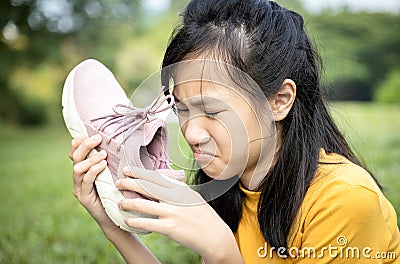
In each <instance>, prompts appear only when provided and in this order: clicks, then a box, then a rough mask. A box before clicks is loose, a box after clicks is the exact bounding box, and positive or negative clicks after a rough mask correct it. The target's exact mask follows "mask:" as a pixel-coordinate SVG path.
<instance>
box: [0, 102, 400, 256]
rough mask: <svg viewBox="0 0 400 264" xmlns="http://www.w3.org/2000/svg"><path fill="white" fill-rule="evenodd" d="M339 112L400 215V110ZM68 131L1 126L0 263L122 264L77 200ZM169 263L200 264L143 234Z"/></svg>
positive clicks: (346, 106)
mask: <svg viewBox="0 0 400 264" xmlns="http://www.w3.org/2000/svg"><path fill="white" fill-rule="evenodd" d="M332 111H333V114H334V116H335V118H336V120H337V122H338V123H339V125H340V127H341V128H342V130H343V131H344V133H345V134H346V136H347V137H348V138H349V139H350V141H351V145H352V146H353V147H354V149H355V150H356V153H357V154H358V155H359V156H360V157H362V158H363V160H364V161H365V163H366V164H368V166H369V168H370V169H371V170H372V172H373V173H374V174H375V175H376V177H377V178H378V179H379V180H380V181H381V183H382V184H383V185H384V186H385V188H386V191H385V192H386V195H387V197H388V198H389V200H390V201H391V202H392V203H393V205H394V206H395V208H396V210H397V212H399V213H400V180H399V175H398V174H399V171H400V163H399V161H400V135H399V131H400V106H394V105H378V104H367V103H365V104H360V103H336V104H334V105H333V110H332ZM69 141H70V137H69V135H68V134H67V132H66V130H65V128H64V127H63V126H62V125H51V126H48V127H43V128H15V127H0V146H1V147H0V160H1V162H0V177H1V185H0V200H1V201H2V204H1V210H0V221H1V225H0V263H123V260H122V259H121V257H120V256H119V255H118V253H117V252H116V251H115V250H114V248H113V246H112V245H111V244H110V243H109V242H107V240H106V239H105V238H104V236H103V234H102V233H101V231H100V229H99V228H98V227H97V226H96V224H95V222H94V221H93V220H92V219H91V218H90V217H89V216H88V214H87V213H86V212H85V211H84V209H82V207H81V206H80V205H79V204H78V202H77V201H76V200H75V198H74V197H73V196H72V194H71V191H72V179H71V162H70V161H69V159H68V158H67V155H66V153H67V150H68V147H69V146H68V144H69ZM143 239H144V240H145V243H146V244H147V245H148V246H149V247H150V248H151V249H152V250H153V252H155V254H156V255H157V256H158V257H159V259H160V260H161V261H162V263H198V261H199V258H198V256H197V255H196V254H194V253H192V252H190V251H189V250H187V249H183V248H182V247H181V246H180V245H178V244H176V243H173V242H171V241H169V240H168V239H166V238H165V237H163V236H160V235H156V234H151V235H147V236H143Z"/></svg>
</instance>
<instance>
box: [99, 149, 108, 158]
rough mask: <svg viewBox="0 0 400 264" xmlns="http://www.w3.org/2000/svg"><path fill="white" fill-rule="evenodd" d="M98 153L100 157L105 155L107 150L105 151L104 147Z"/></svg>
mask: <svg viewBox="0 0 400 264" xmlns="http://www.w3.org/2000/svg"><path fill="white" fill-rule="evenodd" d="M99 154H100V156H101V157H105V156H106V155H107V152H106V151H105V150H104V149H102V150H101V151H100V152H99Z"/></svg>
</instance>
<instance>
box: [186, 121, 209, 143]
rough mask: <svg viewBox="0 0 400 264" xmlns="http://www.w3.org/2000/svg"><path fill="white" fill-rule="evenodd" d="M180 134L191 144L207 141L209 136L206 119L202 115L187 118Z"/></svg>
mask: <svg viewBox="0 0 400 264" xmlns="http://www.w3.org/2000/svg"><path fill="white" fill-rule="evenodd" d="M181 129H182V134H183V136H184V137H185V139H186V141H187V142H188V144H189V145H191V146H197V145H199V144H204V143H207V142H208V141H209V140H210V139H211V137H210V134H209V133H208V130H207V120H206V118H204V117H202V116H194V117H190V118H188V119H187V120H186V121H185V122H184V123H183V124H182V125H181Z"/></svg>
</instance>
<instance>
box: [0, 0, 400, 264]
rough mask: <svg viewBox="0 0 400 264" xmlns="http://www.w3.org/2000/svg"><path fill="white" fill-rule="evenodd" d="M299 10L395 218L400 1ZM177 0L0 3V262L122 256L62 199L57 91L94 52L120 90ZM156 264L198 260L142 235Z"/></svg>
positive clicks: (164, 28)
mask: <svg viewBox="0 0 400 264" xmlns="http://www.w3.org/2000/svg"><path fill="white" fill-rule="evenodd" d="M278 2H279V3H280V4H282V5H283V6H285V7H288V8H292V9H294V10H296V11H298V12H299V13H301V14H302V15H303V16H304V17H305V21H306V26H307V28H308V31H309V34H310V36H311V38H312V39H313V40H314V41H315V43H316V46H317V48H318V50H319V52H320V54H321V56H322V59H323V62H324V78H323V87H324V91H325V92H326V95H327V98H328V99H329V100H330V102H331V106H332V113H333V115H334V117H335V119H336V121H337V123H338V124H339V126H340V127H341V129H342V131H343V133H344V134H345V135H346V137H347V138H348V139H349V141H350V143H351V145H352V146H353V148H354V150H355V152H356V153H357V154H358V155H359V157H360V158H361V159H362V160H364V162H365V163H366V164H367V165H368V166H369V168H370V169H371V171H372V172H373V173H374V174H375V175H376V177H377V178H378V179H379V180H380V181H381V183H382V184H383V185H384V186H385V193H386V195H387V197H388V198H389V200H390V201H391V202H392V204H393V205H394V207H395V208H396V210H397V212H398V214H400V178H399V172H400V133H399V131H400V2H398V1H397V0H382V1H369V0H368V1H350V0H348V1H345V0H330V1H318V0H282V1H278ZM186 3H187V1H186V0H134V1H130V0H11V1H10V0H2V1H1V2H0V179H1V184H0V199H1V201H2V203H1V207H0V223H1V225H0V263H55V262H67V263H123V260H122V259H121V257H119V255H118V254H117V253H116V251H115V250H114V249H113V247H112V245H111V244H110V243H109V242H107V241H106V239H105V238H104V236H103V235H102V233H101V231H100V230H99V228H98V227H97V226H96V224H95V222H94V221H93V220H92V219H91V218H90V217H89V216H88V215H87V213H86V212H84V209H82V208H81V207H80V206H79V204H78V202H77V201H76V200H75V198H74V197H73V196H72V194H71V190H72V180H71V173H72V165H71V162H70V161H69V160H68V158H67V152H68V149H69V142H70V136H69V135H68V133H67V130H66V128H65V126H64V124H63V121H62V115H61V91H62V86H63V82H64V80H65V78H66V76H67V74H68V72H69V71H70V70H71V69H72V68H73V67H74V66H75V65H76V64H78V63H79V62H81V61H82V60H84V59H87V58H96V59H98V60H100V61H102V62H103V63H104V64H105V65H107V66H108V67H109V68H110V69H111V70H112V71H113V72H114V73H115V75H116V77H117V79H118V80H119V82H120V83H121V85H122V86H123V87H124V89H125V90H126V92H127V93H128V95H130V94H131V93H132V92H133V91H134V89H135V88H136V87H137V86H138V85H139V84H140V83H141V82H142V81H143V80H144V79H145V78H146V77H147V76H148V75H149V74H151V73H153V72H155V71H157V70H158V69H160V65H161V61H162V57H163V52H164V50H165V48H166V46H167V44H168V40H169V36H170V34H171V32H172V29H173V27H174V26H175V25H176V24H177V22H178V21H179V12H180V11H182V10H183V8H184V6H185V5H186ZM143 240H144V241H145V243H146V244H147V245H148V246H149V247H150V248H151V249H152V250H153V252H154V253H155V254H156V255H157V256H158V257H159V258H160V260H161V261H162V262H163V263H198V262H199V257H198V256H197V255H196V254H194V253H193V252H191V251H189V250H187V249H184V248H182V247H181V246H180V245H178V244H176V243H174V242H172V241H170V240H168V239H167V238H165V237H163V236H161V235H156V234H151V235H147V236H143Z"/></svg>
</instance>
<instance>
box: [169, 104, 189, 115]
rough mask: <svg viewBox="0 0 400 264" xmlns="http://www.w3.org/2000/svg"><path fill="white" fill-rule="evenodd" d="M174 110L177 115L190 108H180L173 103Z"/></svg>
mask: <svg viewBox="0 0 400 264" xmlns="http://www.w3.org/2000/svg"><path fill="white" fill-rule="evenodd" d="M172 111H173V112H174V113H175V114H176V115H178V114H179V113H183V112H188V111H189V110H188V109H184V108H178V107H177V106H176V104H173V105H172Z"/></svg>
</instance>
